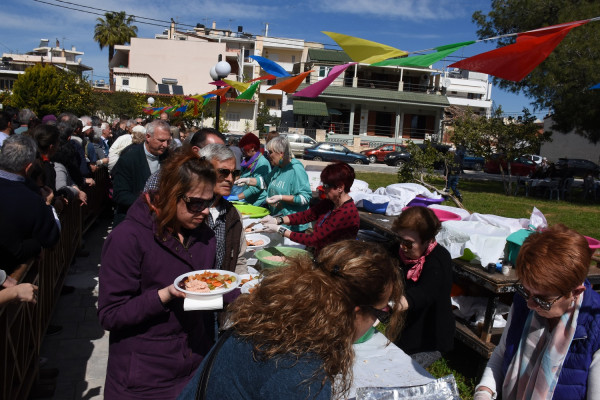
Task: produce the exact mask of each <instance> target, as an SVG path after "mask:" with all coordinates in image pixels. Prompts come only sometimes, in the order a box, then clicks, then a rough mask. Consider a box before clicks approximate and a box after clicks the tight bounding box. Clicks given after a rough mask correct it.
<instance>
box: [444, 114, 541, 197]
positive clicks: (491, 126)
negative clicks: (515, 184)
mask: <svg viewBox="0 0 600 400" xmlns="http://www.w3.org/2000/svg"><path fill="white" fill-rule="evenodd" d="M534 121H535V117H534V116H532V115H531V114H530V113H529V110H527V109H526V108H525V109H523V118H522V119H521V120H520V121H506V120H505V119H504V118H502V108H501V107H499V108H497V109H496V110H494V112H493V115H492V117H491V118H489V119H487V118H484V117H481V116H479V115H477V114H473V113H470V114H465V115H463V116H461V117H458V118H457V119H456V121H455V123H454V133H453V134H452V142H453V143H454V144H455V145H456V146H457V147H462V148H464V149H465V150H467V151H470V152H472V153H474V154H475V155H478V156H481V157H485V158H490V157H491V156H492V155H493V154H495V153H498V154H501V155H502V158H503V159H505V160H506V161H507V171H506V174H505V171H504V169H503V168H502V164H500V172H501V174H502V182H503V185H504V190H505V193H506V194H507V195H510V194H511V193H512V173H511V162H512V160H514V159H515V158H517V157H519V156H521V155H523V154H527V153H535V152H537V151H538V149H539V147H540V145H541V144H542V143H543V142H545V141H548V140H550V132H540V127H539V126H538V125H537V124H535V123H534Z"/></svg>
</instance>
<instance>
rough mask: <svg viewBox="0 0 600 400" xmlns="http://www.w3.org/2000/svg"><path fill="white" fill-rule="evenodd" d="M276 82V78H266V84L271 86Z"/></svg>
mask: <svg viewBox="0 0 600 400" xmlns="http://www.w3.org/2000/svg"><path fill="white" fill-rule="evenodd" d="M276 83H277V79H269V80H267V85H271V86H272V85H274V84H276Z"/></svg>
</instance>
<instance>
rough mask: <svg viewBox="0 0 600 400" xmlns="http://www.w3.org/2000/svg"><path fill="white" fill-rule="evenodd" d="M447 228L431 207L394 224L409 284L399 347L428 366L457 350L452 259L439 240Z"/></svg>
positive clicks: (414, 210)
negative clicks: (452, 295)
mask: <svg viewBox="0 0 600 400" xmlns="http://www.w3.org/2000/svg"><path fill="white" fill-rule="evenodd" d="M441 227H442V225H441V223H440V221H439V220H438V218H437V217H436V215H435V214H434V213H433V211H432V210H430V209H429V208H426V207H411V208H408V209H406V210H404V211H402V213H401V214H400V216H399V217H398V218H397V219H396V221H394V224H393V226H392V229H393V230H394V232H395V233H396V236H397V238H398V242H399V244H400V246H399V250H398V252H397V254H398V256H399V257H400V266H401V267H402V271H403V275H404V280H405V282H406V294H405V296H404V297H403V298H402V309H404V310H406V323H405V326H404V330H403V332H402V334H401V335H400V339H399V340H398V341H396V344H397V345H398V347H400V348H401V349H402V350H404V351H405V352H406V353H407V354H409V355H410V356H411V357H412V358H413V359H414V360H415V361H416V362H417V363H419V364H420V365H422V366H423V367H427V366H429V365H431V363H433V362H434V361H435V360H437V359H438V358H440V357H441V356H442V353H444V352H447V351H449V350H452V348H453V346H454V328H455V322H454V314H453V313H452V305H451V302H450V290H451V289H452V259H451V258H450V253H448V251H447V250H446V249H445V248H444V247H442V246H440V245H438V243H437V242H436V240H435V235H436V234H437V233H438V232H439V230H440V229H441Z"/></svg>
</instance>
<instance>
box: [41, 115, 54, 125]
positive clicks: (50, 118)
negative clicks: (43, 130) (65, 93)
mask: <svg viewBox="0 0 600 400" xmlns="http://www.w3.org/2000/svg"><path fill="white" fill-rule="evenodd" d="M50 121H54V122H56V117H55V116H54V115H52V114H48V115H44V117H43V118H42V124H46V123H48V122H50Z"/></svg>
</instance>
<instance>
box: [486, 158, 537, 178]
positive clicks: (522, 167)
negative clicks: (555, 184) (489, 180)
mask: <svg viewBox="0 0 600 400" xmlns="http://www.w3.org/2000/svg"><path fill="white" fill-rule="evenodd" d="M500 165H502V169H503V170H504V173H508V163H507V162H506V159H505V158H504V156H503V155H502V154H494V155H492V157H491V158H490V159H489V160H487V161H486V163H485V166H484V168H483V170H484V171H485V172H487V173H488V174H499V173H500ZM536 167H537V165H536V164H535V163H534V162H533V161H531V160H528V159H526V158H525V157H517V158H515V159H514V160H512V161H511V162H510V173H511V175H514V176H531V175H532V174H533V173H534V171H535V169H536Z"/></svg>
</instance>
